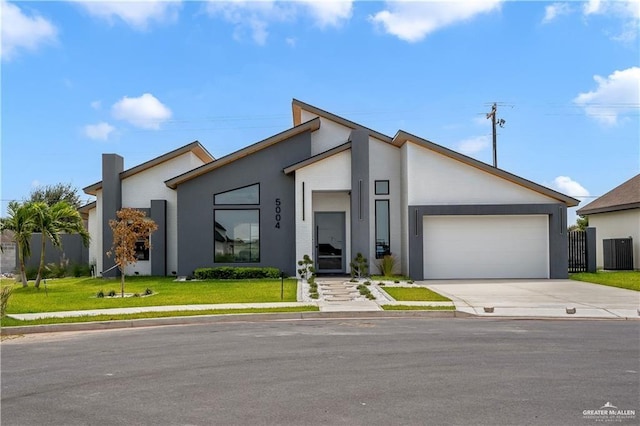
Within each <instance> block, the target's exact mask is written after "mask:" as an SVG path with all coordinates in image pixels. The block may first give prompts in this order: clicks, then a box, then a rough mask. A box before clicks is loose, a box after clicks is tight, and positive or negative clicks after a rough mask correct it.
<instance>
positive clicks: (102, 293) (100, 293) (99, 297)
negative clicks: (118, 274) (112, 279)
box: [96, 290, 104, 299]
mask: <svg viewBox="0 0 640 426" xmlns="http://www.w3.org/2000/svg"><path fill="white" fill-rule="evenodd" d="M96 297H97V298H98V299H102V298H103V297H104V290H100V291H99V292H98V293H97V294H96Z"/></svg>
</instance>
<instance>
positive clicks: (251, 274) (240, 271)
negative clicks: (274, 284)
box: [194, 266, 280, 280]
mask: <svg viewBox="0 0 640 426" xmlns="http://www.w3.org/2000/svg"><path fill="white" fill-rule="evenodd" d="M194 276H195V278H196V279H199V280H249V279H259V278H280V270H279V269H278V268H257V267H236V266H219V267H216V268H198V269H196V270H195V271H194Z"/></svg>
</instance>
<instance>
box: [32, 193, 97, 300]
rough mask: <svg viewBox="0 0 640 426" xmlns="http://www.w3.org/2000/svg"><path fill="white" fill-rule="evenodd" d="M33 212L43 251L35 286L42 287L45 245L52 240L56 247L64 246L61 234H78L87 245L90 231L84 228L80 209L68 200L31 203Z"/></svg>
mask: <svg viewBox="0 0 640 426" xmlns="http://www.w3.org/2000/svg"><path fill="white" fill-rule="evenodd" d="M31 212H32V215H33V220H34V222H35V231H36V232H41V244H42V247H41V251H40V264H39V266H38V275H37V276H36V282H35V284H34V286H35V287H36V288H40V280H41V279H42V274H43V271H44V259H45V253H44V251H45V247H46V242H47V240H50V241H51V243H52V244H53V246H54V247H58V248H62V239H61V238H60V234H78V235H80V237H81V238H82V243H83V244H84V245H85V246H88V245H89V233H88V232H87V230H86V229H85V228H84V224H83V223H82V217H80V213H78V210H77V209H76V208H75V207H74V206H72V205H71V204H69V202H67V201H64V200H63V201H59V202H57V203H55V204H54V205H52V206H49V205H47V203H45V202H41V201H38V202H33V203H31Z"/></svg>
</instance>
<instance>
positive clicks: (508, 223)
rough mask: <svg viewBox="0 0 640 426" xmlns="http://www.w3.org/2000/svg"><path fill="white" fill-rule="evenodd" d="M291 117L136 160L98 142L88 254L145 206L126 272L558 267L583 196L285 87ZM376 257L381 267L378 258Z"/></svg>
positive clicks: (548, 270) (425, 274)
mask: <svg viewBox="0 0 640 426" xmlns="http://www.w3.org/2000/svg"><path fill="white" fill-rule="evenodd" d="M292 112H293V127H291V128H289V129H287V130H285V131H283V132H281V133H278V134H276V135H273V136H271V137H269V138H267V139H264V140H262V141H259V142H257V143H254V144H252V145H249V146H247V147H245V148H243V149H241V150H239V151H236V152H234V153H232V154H229V155H227V156H225V157H222V158H218V159H214V158H213V157H212V156H211V155H210V154H209V153H208V152H207V150H206V149H205V148H204V147H203V146H202V145H201V144H200V143H199V142H192V143H190V144H188V145H185V146H183V147H181V148H178V149H176V150H174V151H172V152H169V153H167V154H164V155H162V156H160V157H157V158H154V159H152V160H150V161H148V162H146V163H143V164H140V165H138V166H135V167H133V168H130V169H124V159H123V158H122V157H120V156H118V155H116V154H103V161H102V180H101V181H99V182H96V183H94V184H92V185H89V186H87V187H86V188H84V191H85V192H86V193H87V194H91V195H94V196H95V197H96V201H95V202H94V203H92V204H89V205H87V206H85V207H83V209H82V212H83V214H85V215H86V217H87V219H88V228H89V232H90V234H91V236H92V242H91V246H90V249H89V259H90V261H92V262H94V263H96V265H97V269H98V271H107V270H109V269H110V268H111V267H112V266H113V260H112V259H110V258H108V257H107V256H106V254H105V253H106V251H108V250H109V248H110V247H111V231H110V229H109V226H108V221H109V219H112V218H114V217H115V213H116V211H117V210H119V209H120V208H123V207H133V208H138V209H143V210H145V211H146V212H147V213H148V216H150V217H151V218H152V219H153V220H154V221H155V222H156V223H157V224H158V231H157V232H155V233H154V234H153V235H152V237H151V243H152V249H151V250H150V251H146V252H145V250H144V247H142V246H143V244H141V248H140V254H139V258H140V261H138V263H137V264H136V265H133V266H131V267H130V270H129V271H127V272H128V273H135V272H137V273H139V274H142V275H190V274H192V273H193V271H194V269H196V268H199V267H215V266H272V267H277V268H280V269H281V270H283V271H285V272H286V273H288V274H291V275H294V274H295V271H296V269H297V261H298V260H300V259H302V257H303V256H304V255H309V256H310V257H311V258H312V259H313V260H314V263H315V265H316V269H317V270H318V272H319V273H335V274H341V273H348V272H349V263H350V261H351V260H352V259H353V258H354V257H355V256H356V254H357V253H362V254H363V255H364V256H365V257H367V258H368V259H369V262H370V264H372V265H373V264H375V260H376V259H379V258H382V257H383V256H385V255H393V256H395V257H396V259H397V268H398V269H397V272H398V273H403V274H406V275H409V276H411V277H412V278H413V279H449V278H470V279H473V278H566V277H567V235H566V228H567V226H566V225H567V224H566V213H567V207H573V206H576V205H577V204H578V200H576V199H574V198H571V197H568V196H566V195H564V194H561V193H559V192H556V191H554V190H552V189H549V188H546V187H544V186H542V185H539V184H536V183H534V182H531V181H529V180H526V179H523V178H521V177H518V176H516V175H514V174H511V173H509V172H507V171H504V170H501V169H498V168H496V167H493V166H490V165H488V164H486V163H483V162H480V161H478V160H475V159H473V158H470V157H467V156H465V155H462V154H460V153H458V152H455V151H452V150H450V149H447V148H445V147H442V146H440V145H437V144H434V143H433V142H430V141H428V140H426V139H423V138H420V137H418V136H415V135H412V134H409V133H406V132H404V131H398V132H397V133H396V134H395V135H394V136H387V135H384V134H382V133H379V132H376V131H374V130H371V129H368V128H366V127H364V126H361V125H359V124H357V123H354V122H352V121H349V120H347V119H345V118H342V117H339V116H337V115H335V114H332V113H330V112H327V111H324V110H322V109H319V108H317V107H314V106H312V105H309V104H306V103H304V102H301V101H298V100H293V102H292ZM373 268H374V270H375V267H373Z"/></svg>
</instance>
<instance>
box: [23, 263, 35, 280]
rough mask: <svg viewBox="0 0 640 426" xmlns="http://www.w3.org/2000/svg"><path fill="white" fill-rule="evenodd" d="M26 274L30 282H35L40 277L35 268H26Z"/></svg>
mask: <svg viewBox="0 0 640 426" xmlns="http://www.w3.org/2000/svg"><path fill="white" fill-rule="evenodd" d="M24 273H25V275H26V276H27V279H28V280H35V279H36V276H37V275H38V268H37V267H34V266H27V267H26V268H24Z"/></svg>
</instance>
